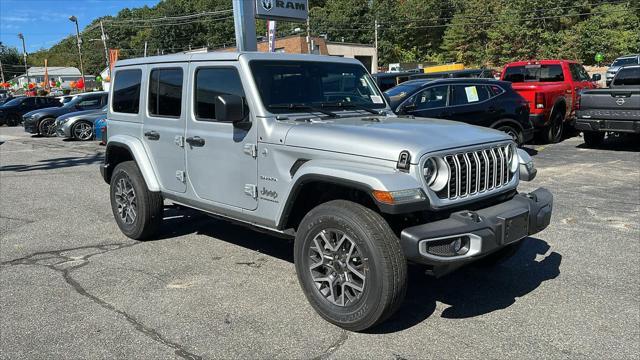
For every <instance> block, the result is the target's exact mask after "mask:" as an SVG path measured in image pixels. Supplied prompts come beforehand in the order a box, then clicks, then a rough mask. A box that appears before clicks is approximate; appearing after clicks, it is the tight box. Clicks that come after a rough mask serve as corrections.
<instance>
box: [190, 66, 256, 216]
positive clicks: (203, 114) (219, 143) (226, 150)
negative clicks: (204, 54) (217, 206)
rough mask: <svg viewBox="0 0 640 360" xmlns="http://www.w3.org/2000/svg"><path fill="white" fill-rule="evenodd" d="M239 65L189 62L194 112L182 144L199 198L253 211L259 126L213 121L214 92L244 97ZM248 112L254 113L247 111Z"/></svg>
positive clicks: (191, 180) (214, 112)
mask: <svg viewBox="0 0 640 360" xmlns="http://www.w3.org/2000/svg"><path fill="white" fill-rule="evenodd" d="M238 66H239V65H238V64H224V65H220V63H210V64H207V63H192V65H191V69H190V70H189V77H190V78H191V79H193V86H192V87H193V89H194V90H193V98H192V99H190V100H189V101H190V104H191V106H192V111H190V112H189V120H188V123H187V133H186V140H187V142H186V143H185V149H186V152H187V174H188V177H189V181H190V183H191V185H192V186H193V189H194V191H195V193H196V195H197V196H198V197H200V198H202V199H206V200H209V201H213V202H217V203H221V204H224V205H229V206H234V207H238V208H242V209H247V210H254V209H256V208H257V206H258V202H257V196H256V195H257V188H256V187H255V186H256V180H257V172H258V166H257V160H256V153H255V145H256V141H257V126H256V122H255V121H254V120H253V119H252V121H253V126H251V128H249V129H248V130H247V129H241V128H238V127H235V126H234V125H233V124H232V123H230V122H221V121H217V120H216V118H215V114H216V111H215V100H216V97H217V96H218V95H225V94H231V95H237V96H242V97H245V93H244V86H243V84H242V80H241V79H240V75H239V74H240V73H239V68H238ZM248 116H249V117H252V116H253V114H249V115H248Z"/></svg>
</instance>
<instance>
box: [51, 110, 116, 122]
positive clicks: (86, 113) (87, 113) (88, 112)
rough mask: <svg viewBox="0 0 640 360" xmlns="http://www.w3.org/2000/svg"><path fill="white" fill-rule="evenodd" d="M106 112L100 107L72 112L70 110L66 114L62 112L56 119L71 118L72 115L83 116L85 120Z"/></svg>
mask: <svg viewBox="0 0 640 360" xmlns="http://www.w3.org/2000/svg"><path fill="white" fill-rule="evenodd" d="M103 114H106V113H105V112H103V111H102V109H97V110H96V109H92V110H82V111H74V112H70V113H68V114H64V115H61V116H59V117H58V120H64V119H68V118H72V117H76V116H79V117H83V118H86V119H87V120H93V119H95V118H96V117H98V116H99V115H103Z"/></svg>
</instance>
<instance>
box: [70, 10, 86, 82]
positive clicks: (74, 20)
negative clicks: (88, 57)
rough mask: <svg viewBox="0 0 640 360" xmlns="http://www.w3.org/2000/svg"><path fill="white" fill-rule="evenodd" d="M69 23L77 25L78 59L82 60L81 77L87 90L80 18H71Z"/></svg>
mask: <svg viewBox="0 0 640 360" xmlns="http://www.w3.org/2000/svg"><path fill="white" fill-rule="evenodd" d="M69 21H71V22H72V23H75V24H76V41H77V42H78V57H79V58H80V75H82V85H84V88H85V89H86V87H87V83H86V82H85V81H84V65H83V64H82V39H80V28H79V27H78V18H77V17H75V16H73V15H72V16H69Z"/></svg>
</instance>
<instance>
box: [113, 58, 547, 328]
mask: <svg viewBox="0 0 640 360" xmlns="http://www.w3.org/2000/svg"><path fill="white" fill-rule="evenodd" d="M109 99H110V104H109V110H108V134H109V136H108V142H107V149H106V154H105V163H104V165H103V166H102V167H101V172H102V175H103V177H104V180H105V181H106V182H107V183H109V184H110V186H111V206H112V210H113V215H114V216H115V219H116V222H117V223H118V226H119V227H120V229H121V230H122V232H123V233H124V234H125V235H127V236H128V237H130V238H133V239H145V238H150V237H153V236H154V234H155V233H156V231H157V230H158V228H159V225H160V223H161V221H162V218H163V204H164V201H167V202H170V203H174V204H179V205H182V206H186V207H189V208H194V209H198V210H201V211H204V212H206V213H209V214H211V215H214V216H217V217H224V218H228V219H232V220H235V221H239V222H242V223H245V224H247V225H250V226H253V227H257V228H261V229H263V230H265V229H266V230H268V231H271V232H273V233H278V234H279V235H280V236H288V237H295V245H294V254H295V255H294V258H295V267H296V271H297V275H298V279H299V281H300V285H301V287H302V290H303V291H304V293H305V295H306V296H307V298H308V300H309V302H310V303H311V305H312V306H313V307H314V308H315V310H316V311H317V312H318V313H319V314H320V315H321V316H322V317H323V318H325V319H326V320H328V321H330V322H332V323H334V324H336V325H338V326H341V327H343V328H345V329H349V330H354V331H359V330H364V329H367V328H369V327H372V326H374V325H376V324H378V323H380V322H382V321H384V320H385V319H386V318H388V317H389V316H390V315H391V314H392V313H393V312H394V311H395V310H396V309H398V307H399V305H400V304H401V302H402V300H403V297H404V294H405V290H406V286H407V262H413V263H418V264H422V265H424V266H425V267H426V268H427V270H428V271H429V272H431V273H432V274H434V275H440V274H443V273H446V272H448V271H451V270H453V269H455V268H457V267H460V266H461V265H464V264H467V263H469V262H472V261H474V260H479V261H483V262H486V263H495V262H497V261H499V260H500V259H504V258H506V257H508V256H509V255H511V254H513V253H514V252H515V250H516V249H517V247H518V246H519V245H520V244H521V243H522V241H521V240H522V239H523V238H525V237H527V236H528V235H531V234H535V233H537V232H539V231H541V230H543V229H544V228H546V227H547V226H548V225H549V222H550V219H551V209H552V203H553V197H552V195H551V193H549V192H548V191H547V190H545V189H538V190H536V191H534V192H532V193H529V194H522V193H518V191H517V185H518V182H519V181H520V180H528V179H530V178H532V177H533V176H534V175H535V168H534V167H533V163H532V161H531V158H529V157H528V156H527V154H526V153H525V152H523V151H521V150H519V149H517V148H516V146H515V144H514V143H513V142H512V141H511V139H510V138H509V137H508V136H507V135H505V134H503V133H501V132H498V131H495V130H490V129H486V128H481V127H476V126H470V125H466V124H463V123H459V122H451V121H444V120H437V119H418V118H413V117H400V116H396V115H394V114H393V113H392V112H391V111H390V109H389V107H388V105H387V102H386V100H385V98H384V97H383V95H382V93H381V92H380V90H379V89H378V88H377V86H376V85H375V83H374V81H373V80H372V79H371V77H370V75H369V74H368V73H367V70H366V69H365V68H364V67H363V66H362V65H361V64H360V63H359V62H358V61H356V60H352V59H344V58H337V57H325V56H313V55H284V54H268V53H230V52H229V53H227V52H214V53H200V54H180V55H169V56H159V57H147V58H140V59H131V60H124V61H118V63H117V64H116V66H115V69H114V76H113V85H112V87H111V94H110V97H109Z"/></svg>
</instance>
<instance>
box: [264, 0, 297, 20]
mask: <svg viewBox="0 0 640 360" xmlns="http://www.w3.org/2000/svg"><path fill="white" fill-rule="evenodd" d="M308 17H309V1H308V0H256V18H258V19H269V20H285V21H299V22H305V21H307V18H308Z"/></svg>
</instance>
